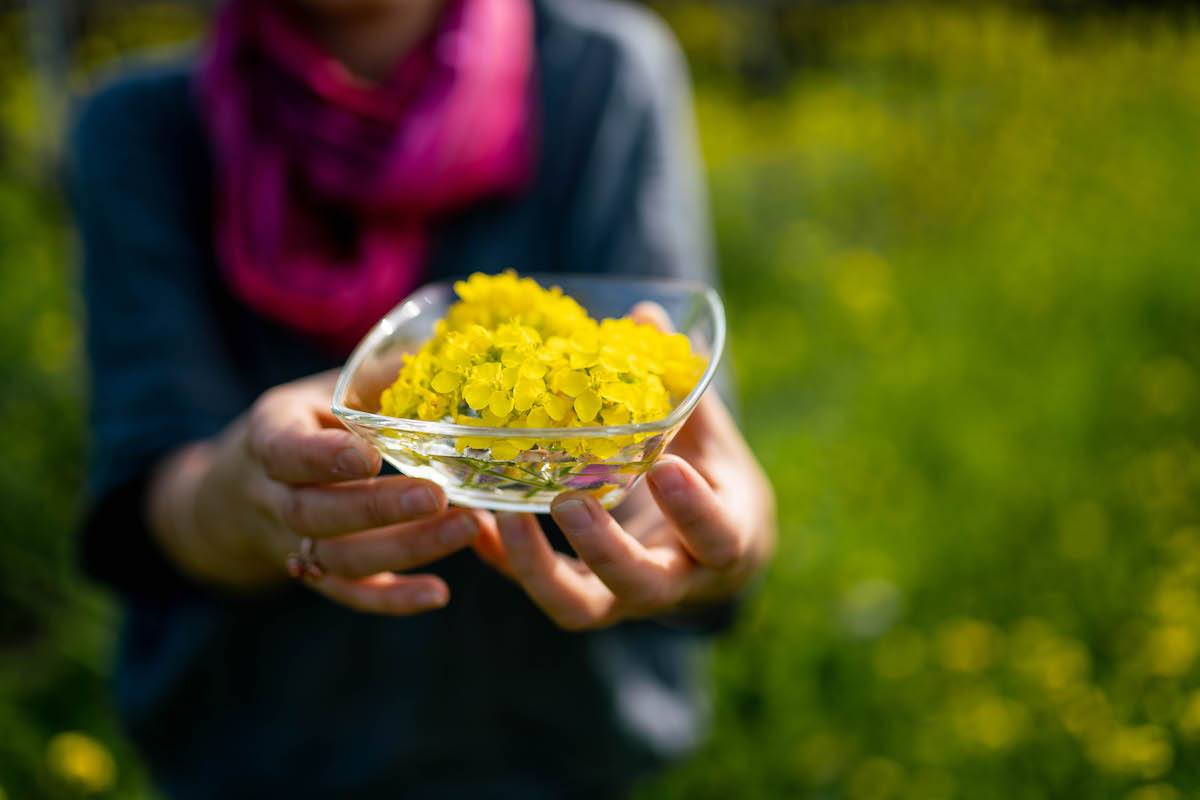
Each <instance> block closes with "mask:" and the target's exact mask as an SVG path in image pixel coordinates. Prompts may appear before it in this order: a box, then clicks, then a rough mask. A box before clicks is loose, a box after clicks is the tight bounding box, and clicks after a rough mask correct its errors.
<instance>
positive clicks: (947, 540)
mask: <svg viewBox="0 0 1200 800" xmlns="http://www.w3.org/2000/svg"><path fill="white" fill-rule="evenodd" d="M843 25H844V28H843V30H842V31H841V33H840V35H839V37H838V39H837V42H836V44H835V45H834V47H833V49H832V51H831V52H830V54H829V56H830V63H829V65H828V66H827V67H826V68H822V69H821V70H819V71H812V72H808V73H806V74H802V75H799V76H797V78H796V80H795V81H794V84H793V85H792V87H791V90H790V92H789V94H788V97H787V98H786V99H785V100H783V101H782V102H778V101H774V100H772V101H762V102H756V103H753V104H750V105H747V104H746V103H744V102H740V101H739V99H738V98H737V97H735V96H732V95H731V93H729V92H725V91H720V90H703V89H702V91H701V93H700V98H699V109H700V114H701V121H702V128H703V131H704V134H705V142H706V150H707V155H708V160H709V163H710V165H711V185H712V193H713V199H714V205H715V209H716V216H717V222H718V231H719V238H720V243H721V255H722V259H723V264H724V267H725V275H726V282H727V285H726V293H727V296H728V297H729V300H730V305H731V307H732V313H731V316H732V326H733V330H734V334H735V338H734V347H735V351H734V352H735V354H736V356H737V357H738V371H739V377H740V379H741V385H742V387H743V389H744V391H745V406H746V414H745V419H746V421H747V433H748V435H749V437H750V438H751V440H752V442H753V444H754V445H755V449H756V451H757V452H758V453H759V455H760V456H761V458H762V459H763V460H764V462H765V463H766V465H767V468H768V470H769V472H770V474H771V475H772V477H773V478H774V480H775V483H776V486H777V487H778V490H779V498H780V510H781V521H782V530H781V546H780V550H779V556H778V559H777V562H776V564H775V566H774V569H773V572H772V574H771V576H770V578H769V580H768V581H767V584H766V586H765V587H764V589H763V591H762V592H761V595H760V597H759V599H758V601H757V603H756V604H755V607H754V609H753V611H752V612H751V614H750V616H749V618H748V619H747V621H746V624H745V625H744V626H743V627H742V629H741V630H740V631H739V632H738V633H737V634H736V635H735V636H734V637H733V638H732V640H730V641H728V642H727V643H725V644H724V645H723V646H722V647H721V651H720V657H719V659H718V664H717V687H718V694H717V704H716V720H715V723H716V724H715V735H714V737H713V739H712V741H711V742H710V743H709V745H708V746H707V747H706V748H705V749H704V751H703V753H702V755H701V757H700V758H697V759H696V760H695V761H693V762H692V763H691V764H689V765H688V766H686V767H684V768H682V769H681V770H679V771H678V772H677V773H676V774H674V775H672V776H670V777H669V778H668V779H667V780H665V781H663V782H661V783H660V784H658V785H657V786H656V787H654V788H653V789H651V790H648V791H647V792H646V796H647V797H688V798H709V797H711V798H727V797H738V798H756V797H761V798H775V797H781V796H814V797H847V798H855V799H857V798H863V799H865V798H887V797H895V798H935V797H969V798H973V799H974V798H991V797H995V798H1012V797H1027V798H1035V797H1037V798H1041V797H1045V798H1081V797H1114V796H1125V794H1126V793H1127V792H1140V793H1137V794H1132V795H1130V796H1132V797H1137V798H1139V799H1140V800H1146V799H1147V798H1159V797H1162V798H1167V797H1178V796H1181V795H1180V794H1178V793H1176V792H1175V791H1173V790H1172V788H1170V787H1172V786H1173V787H1176V788H1178V789H1179V790H1180V791H1182V792H1186V793H1187V795H1188V796H1191V793H1194V792H1196V791H1197V790H1198V789H1200V772H1198V771H1197V768H1196V766H1195V763H1196V758H1195V757H1196V753H1197V736H1198V734H1200V730H1198V723H1200V692H1198V691H1197V689H1198V687H1200V684H1198V682H1197V681H1196V679H1195V677H1194V676H1195V669H1194V667H1195V657H1196V656H1197V651H1198V645H1200V638H1198V637H1200V605H1198V600H1200V595H1197V592H1196V590H1197V578H1200V528H1198V527H1196V526H1197V522H1198V519H1197V499H1200V495H1198V493H1197V488H1198V487H1197V481H1198V480H1200V451H1198V450H1197V447H1196V440H1195V435H1196V430H1197V421H1198V419H1200V406H1198V405H1197V401H1198V400H1200V397H1198V396H1197V389H1198V388H1200V386H1198V384H1197V373H1196V369H1197V366H1198V363H1197V361H1198V359H1200V351H1197V348H1196V344H1195V343H1196V341H1197V329H1198V328H1200V283H1198V282H1197V280H1196V273H1195V266H1194V258H1195V256H1194V254H1195V253H1196V252H1197V250H1198V248H1200V230H1198V229H1197V226H1196V224H1195V219H1196V216H1197V212H1198V210H1200V167H1198V166H1197V164H1196V161H1195V159H1194V158H1192V157H1190V151H1191V149H1192V142H1194V141H1195V139H1196V137H1197V135H1200V112H1198V111H1197V108H1198V106H1197V104H1196V102H1195V94H1196V91H1197V89H1196V87H1197V86H1200V35H1198V33H1200V32H1198V31H1196V30H1194V29H1187V30H1171V29H1167V28H1165V27H1163V26H1156V25H1153V24H1148V23H1145V22H1143V23H1141V27H1139V28H1137V29H1133V28H1132V27H1131V26H1129V25H1117V24H1112V23H1099V24H1095V25H1093V26H1089V27H1088V28H1087V29H1085V30H1080V31H1076V32H1075V33H1074V34H1073V35H1071V36H1066V37H1063V36H1061V32H1060V35H1056V36H1051V35H1050V33H1049V31H1048V29H1047V28H1046V27H1045V26H1044V25H1043V24H1042V23H1041V22H1040V21H1039V20H1038V19H1037V18H1033V17H1026V16H1020V15H1013V14H1012V13H1011V12H1006V11H1002V10H973V11H965V10H958V11H956V10H939V11H937V12H933V13H930V12H928V11H925V12H922V11H917V10H904V9H891V10H886V11H881V10H879V9H874V10H872V12H871V14H870V15H869V16H868V15H862V16H857V15H854V14H847V15H846V16H845V17H843ZM1143 786H1150V787H1153V788H1142V789H1139V787H1143Z"/></svg>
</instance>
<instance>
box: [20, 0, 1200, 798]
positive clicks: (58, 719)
mask: <svg viewBox="0 0 1200 800" xmlns="http://www.w3.org/2000/svg"><path fill="white" fill-rule="evenodd" d="M697 13H700V12H696V11H695V10H694V9H691V7H684V8H683V10H682V11H680V12H679V14H680V16H679V18H678V19H676V20H675V21H676V22H677V23H678V26H679V30H681V31H688V30H709V31H711V30H713V28H712V26H711V25H707V26H706V24H705V23H704V21H703V20H699V21H697V20H696V19H694V18H692V17H689V16H688V15H689V14H693V15H694V14H697ZM829 26H830V31H831V33H830V35H829V37H828V40H827V42H828V44H827V47H825V48H823V49H822V51H821V58H820V59H819V60H815V61H814V62H813V63H812V64H811V66H809V67H808V68H806V69H805V70H803V71H801V72H799V73H798V74H796V75H795V76H794V77H793V78H792V79H791V80H790V81H789V83H788V85H787V86H786V87H785V88H784V90H783V91H782V93H781V94H780V95H779V96H770V97H762V96H747V95H745V94H744V93H742V92H741V91H739V90H738V89H737V88H736V87H732V86H729V85H726V84H725V83H724V82H722V81H721V79H720V78H711V77H706V78H705V81H704V82H703V83H702V84H701V85H700V86H699V87H698V92H697V111H698V115H699V120H700V123H701V129H702V134H703V140H704V149H705V156H706V160H707V162H708V164H709V171H710V187H711V193H712V201H713V209H714V217H715V221H716V225H717V232H718V238H719V247H720V253H721V258H722V263H723V266H724V273H725V287H724V290H725V294H726V297H727V299H728V305H729V309H730V318H731V326H732V333H733V352H734V355H735V357H736V364H737V372H738V378H739V383H740V386H741V388H742V392H743V400H744V401H743V419H744V422H745V429H746V433H747V436H748V437H749V438H750V440H751V441H752V443H753V445H754V447H755V450H756V452H757V453H758V454H759V456H760V458H761V459H762V460H763V462H764V463H765V464H766V466H767V468H768V471H769V473H770V475H771V477H772V479H773V481H774V483H775V485H776V487H777V490H778V494H779V499H780V514H781V525H782V528H781V544H780V550H779V554H778V558H777V560H776V562H775V564H774V566H773V569H772V571H771V573H770V574H769V576H768V577H767V579H766V581H765V584H764V585H763V587H762V589H761V591H760V592H759V594H758V596H757V598H756V600H755V602H754V603H753V604H752V606H751V607H750V609H749V610H748V613H747V615H746V618H745V620H744V623H743V625H742V626H741V627H740V628H739V629H738V630H737V631H736V632H735V633H734V634H733V635H732V636H731V637H730V638H729V639H728V640H726V641H724V642H722V644H721V645H720V647H719V650H718V653H717V658H716V663H715V689H716V693H715V702H714V732H713V736H712V738H711V740H710V741H709V743H708V744H706V745H705V747H704V749H703V751H702V753H701V754H700V756H699V757H698V758H696V759H694V760H692V761H690V762H688V763H687V764H685V765H683V766H681V767H680V768H678V769H677V770H675V771H673V772H672V773H670V774H668V775H666V776H664V777H663V778H662V779H661V780H658V781H656V782H654V783H653V784H652V785H649V786H647V787H645V789H644V791H643V792H642V797H643V798H676V797H679V798H683V797H686V798H697V799H698V800H704V799H705V798H729V797H737V798H739V799H740V798H747V799H749V800H753V798H779V797H793V796H794V797H812V798H847V799H848V800H876V799H880V800H886V799H887V798H914V799H915V798H920V799H921V800H937V798H953V797H959V798H971V800H977V799H979V798H983V800H987V799H988V798H997V799H998V800H999V799H1000V798H1004V799H1005V800H1007V799H1008V798H1064V799H1066V798H1071V799H1072V800H1074V799H1076V798H1130V800H1172V799H1173V798H1180V797H1184V796H1191V795H1192V794H1194V793H1196V792H1198V791H1200V767H1197V766H1196V765H1197V764H1200V761H1198V760H1197V755H1200V682H1198V681H1197V680H1196V678H1195V674H1196V669H1195V667H1196V666H1197V658H1198V657H1200V515H1198V513H1197V511H1198V508H1197V500H1198V499H1200V491H1198V490H1200V486H1198V483H1200V449H1198V448H1197V442H1196V432H1197V431H1198V430H1200V424H1198V423H1200V379H1198V375H1197V369H1198V368H1200V349H1198V348H1197V345H1196V342H1198V341H1200V281H1197V280H1196V277H1195V276H1196V270H1195V260H1196V254H1197V253H1200V225H1197V224H1196V220H1197V219H1200V161H1198V160H1197V159H1196V158H1195V156H1194V148H1195V142H1197V141H1200V102H1198V101H1200V28H1198V27H1197V26H1196V25H1194V24H1191V23H1186V22H1179V21H1178V20H1177V21H1176V22H1175V23H1174V24H1173V25H1167V24H1166V23H1165V22H1163V21H1159V20H1157V19H1156V18H1150V17H1143V18H1129V19H1122V20H1112V19H1109V20H1099V21H1093V22H1088V23H1085V24H1079V25H1075V26H1072V27H1069V28H1068V27H1065V26H1063V25H1062V24H1058V23H1053V24H1052V23H1048V22H1046V21H1045V20H1044V19H1042V18H1041V17H1038V16H1035V15H1031V14H1026V13H1023V12H1017V11H1006V10H1004V9H1001V8H992V7H986V8H985V7H970V8H967V7H963V8H950V7H937V8H924V9H918V8H904V7H872V8H870V9H866V10H854V9H851V10H843V11H838V12H836V13H834V14H832V15H831V16H830V17H829ZM706 75H707V73H706ZM62 230H63V229H62V224H61V220H60V217H59V215H58V213H57V211H56V210H55V207H54V206H53V204H52V203H49V202H47V201H46V200H45V199H44V198H43V197H41V195H39V194H38V193H37V192H36V191H34V190H32V189H31V188H30V185H29V184H28V182H26V181H24V180H22V179H20V178H19V177H15V176H2V177H0V241H3V242H4V247H3V248H0V262H2V263H3V268H2V269H0V333H2V334H3V336H0V364H3V368H4V370H5V371H6V372H8V373H10V379H11V383H10V384H9V385H14V386H15V385H19V386H21V389H22V390H21V391H19V392H9V393H6V397H5V399H4V400H3V401H2V402H3V411H4V413H3V417H2V418H3V420H4V423H3V424H4V433H3V438H4V440H5V442H6V462H7V469H6V470H5V471H4V472H3V473H2V474H0V521H2V523H3V527H4V531H5V535H4V538H3V540H2V543H0V548H2V550H0V552H2V553H3V556H4V557H3V558H2V559H0V577H2V578H3V581H2V582H0V585H2V586H3V588H2V589H0V591H3V592H4V600H5V604H4V608H5V611H4V614H5V615H6V616H5V619H6V620H7V618H8V616H9V615H11V616H12V618H13V619H15V620H17V621H18V622H20V625H17V626H16V627H15V629H16V630H17V631H18V632H19V634H20V635H15V636H12V637H9V636H7V635H5V636H4V637H3V641H2V643H0V644H2V645H3V647H4V658H3V659H2V660H0V698H2V699H0V784H2V785H3V786H5V787H6V788H8V790H9V792H10V794H11V795H12V796H14V797H17V796H25V795H27V794H29V795H35V796H36V795H45V796H56V795H57V794H63V795H66V792H67V789H66V787H65V786H63V785H60V784H61V779H60V778H56V777H55V776H54V774H52V773H53V770H50V769H49V768H48V767H47V766H46V764H45V758H44V750H45V744H46V742H47V740H48V739H49V738H50V736H51V735H53V734H55V733H57V732H59V731H62V730H67V729H81V730H84V731H86V732H88V733H89V734H91V735H93V736H94V737H96V738H97V739H98V740H100V741H101V742H102V743H104V746H106V747H109V748H113V749H114V752H115V753H116V754H117V760H118V764H119V766H120V775H121V778H120V781H119V783H118V784H117V785H116V786H115V787H114V788H113V789H112V790H111V791H110V795H112V796H129V797H133V796H139V792H140V791H141V790H140V788H139V787H141V785H142V783H141V781H142V779H141V777H140V774H139V773H138V771H137V768H136V766H134V765H133V762H132V760H131V759H130V757H129V753H128V750H127V749H126V748H125V747H124V745H122V744H121V743H120V740H119V738H117V737H116V735H115V732H114V726H113V723H112V722H111V718H110V716H109V713H108V711H107V708H106V706H105V703H104V701H103V696H104V695H103V688H102V686H103V684H102V681H103V678H104V675H103V672H104V666H103V665H104V663H105V661H104V648H105V647H106V646H107V645H106V641H107V633H108V626H109V622H110V617H109V616H108V612H107V610H106V608H105V606H104V605H103V604H102V603H101V602H100V601H99V600H98V599H97V598H95V597H94V596H93V595H91V594H87V593H83V592H81V591H80V590H78V589H75V588H72V587H73V586H74V583H75V582H74V579H73V577H70V573H69V572H68V571H67V569H68V568H67V566H66V565H67V561H68V559H67V548H66V546H65V544H64V541H65V531H66V530H67V526H68V521H69V518H70V510H71V508H72V504H73V500H72V498H73V496H74V495H73V487H74V485H75V481H76V480H77V478H78V474H79V469H78V466H77V464H78V442H79V438H80V436H81V435H82V433H83V424H82V421H81V420H80V419H79V412H78V407H79V406H78V404H79V397H78V390H77V388H76V387H77V385H78V384H77V381H76V380H75V374H76V373H75V370H76V368H77V361H78V357H77V344H76V339H75V334H74V333H73V329H72V327H71V325H70V324H69V322H68V320H69V319H70V317H69V315H68V310H69V293H68V291H67V286H68V285H69V280H70V278H69V275H66V276H64V273H63V271H62V269H61V264H62V263H63V261H64V256H65V250H64V247H63V244H62V240H63V234H62ZM8 629H9V626H7V625H6V626H5V631H7V630H8Z"/></svg>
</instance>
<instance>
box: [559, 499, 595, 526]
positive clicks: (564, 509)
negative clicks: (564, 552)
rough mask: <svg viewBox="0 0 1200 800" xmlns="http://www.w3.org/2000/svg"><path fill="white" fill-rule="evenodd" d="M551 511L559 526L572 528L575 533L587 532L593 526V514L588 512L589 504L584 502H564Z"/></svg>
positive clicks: (573, 500) (571, 500)
mask: <svg viewBox="0 0 1200 800" xmlns="http://www.w3.org/2000/svg"><path fill="white" fill-rule="evenodd" d="M551 511H552V512H553V515H554V518H555V519H556V520H558V524H559V525H562V526H563V527H564V528H570V529H571V531H572V532H574V533H579V532H581V531H586V530H587V528H588V526H590V525H591V524H592V512H590V511H588V507H587V503H585V502H584V501H582V500H576V499H575V498H571V499H570V500H563V501H562V502H561V503H559V504H558V505H556V506H554V508H552V509H551Z"/></svg>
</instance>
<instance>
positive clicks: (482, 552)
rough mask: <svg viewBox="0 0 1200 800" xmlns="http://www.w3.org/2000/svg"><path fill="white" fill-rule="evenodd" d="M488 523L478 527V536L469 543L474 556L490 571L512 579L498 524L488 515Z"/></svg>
mask: <svg viewBox="0 0 1200 800" xmlns="http://www.w3.org/2000/svg"><path fill="white" fill-rule="evenodd" d="M488 517H489V519H488V521H487V523H485V524H484V525H482V526H480V529H479V535H478V536H476V537H475V541H473V542H471V549H472V550H474V551H475V555H477V556H479V558H480V559H481V560H482V561H483V563H485V564H487V565H489V566H490V567H491V568H492V569H494V570H496V571H497V572H500V573H501V574H503V575H507V576H508V577H509V578H514V579H515V576H514V575H513V571H512V566H511V565H510V564H509V563H508V554H507V553H506V552H505V550H504V541H503V540H502V539H501V538H500V531H499V527H498V526H499V523H498V521H497V520H496V517H495V516H494V515H491V514H488Z"/></svg>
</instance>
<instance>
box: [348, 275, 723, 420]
mask: <svg viewBox="0 0 1200 800" xmlns="http://www.w3.org/2000/svg"><path fill="white" fill-rule="evenodd" d="M521 277H523V278H525V277H528V278H533V279H534V280H535V281H537V282H538V283H539V284H541V285H542V286H547V287H548V286H555V285H558V286H562V287H563V292H564V293H565V294H570V290H569V289H568V285H569V284H575V285H578V284H584V283H596V284H600V283H608V284H626V285H629V286H632V287H643V288H644V289H646V290H648V291H652V290H656V289H657V290H658V291H660V292H664V293H665V292H681V293H690V294H695V295H698V296H700V297H701V298H703V300H704V303H705V304H706V305H707V306H708V310H709V313H711V314H712V318H713V337H712V342H711V349H712V352H711V353H710V355H709V358H708V366H707V367H706V368H705V370H704V374H703V375H701V376H700V380H698V381H696V385H695V386H693V387H692V390H691V391H690V392H688V394H687V396H686V397H684V398H683V400H681V401H680V402H679V404H678V405H676V406H675V408H673V409H671V413H670V414H668V415H667V416H665V417H663V418H662V419H658V420H654V421H653V422H639V423H635V424H629V425H587V426H582V427H578V428H486V427H481V426H475V425H462V424H460V423H457V422H435V421H430V420H423V419H408V418H405V417H389V416H386V415H384V414H373V413H371V412H369V411H358V410H356V409H352V408H348V407H347V406H346V405H345V403H344V399H345V397H346V391H347V390H348V389H349V386H350V379H351V376H353V375H354V374H355V373H356V372H357V371H358V368H359V367H360V366H361V365H362V362H363V361H365V360H366V359H367V358H368V356H369V355H370V354H371V353H372V352H374V351H375V349H376V347H377V346H378V345H379V344H380V343H381V342H382V341H383V340H384V339H385V338H387V337H388V336H390V335H391V334H392V332H393V331H394V330H395V329H396V327H397V325H398V324H399V322H402V321H405V320H407V319H411V318H413V317H414V316H416V315H417V314H419V313H420V312H421V309H420V308H419V307H418V308H414V309H413V310H411V311H408V310H407V309H408V307H409V305H410V304H411V303H414V302H415V301H417V300H419V298H420V297H421V296H422V295H424V294H428V293H430V292H433V291H435V290H438V289H452V287H453V285H454V280H440V281H435V282H433V283H427V284H425V285H423V286H421V287H420V288H418V289H417V290H416V291H414V292H413V293H412V294H410V295H409V296H408V297H406V298H404V299H403V300H401V301H400V302H399V303H398V304H397V305H396V306H395V307H394V308H393V309H392V310H391V311H389V312H388V313H387V314H385V315H384V316H383V318H382V319H381V320H379V322H377V323H375V325H374V326H373V327H372V328H371V330H370V331H368V332H367V335H366V336H365V337H363V340H362V341H361V342H359V344H358V346H357V347H355V348H354V352H353V353H351V354H350V358H349V359H348V360H347V361H346V364H345V366H343V367H342V371H341V373H340V374H339V375H338V380H337V385H336V386H335V387H334V390H333V404H332V407H331V410H332V411H333V414H334V415H335V416H337V417H338V418H340V419H343V420H345V421H346V422H349V423H353V424H355V425H364V426H367V427H371V428H387V429H391V430H403V431H411V432H414V433H426V434H432V435H436V436H470V437H476V438H498V439H597V438H608V437H612V436H630V435H633V434H640V433H649V434H654V433H661V432H663V431H667V430H670V429H672V428H674V427H675V426H677V425H679V424H680V423H682V422H683V421H684V420H685V419H687V416H688V414H690V413H691V412H692V409H693V408H695V407H696V404H697V403H698V402H700V397H701V395H703V394H704V390H705V389H707V388H708V385H709V384H710V383H711V382H712V379H713V376H714V375H716V372H717V367H718V366H719V364H720V361H721V356H722V355H723V354H724V352H725V307H724V305H723V304H722V302H721V297H720V295H718V294H717V292H716V290H715V289H713V288H712V287H711V286H709V285H707V284H705V283H702V282H701V281H693V280H684V279H678V278H641V277H637V276H625V275H588V274H586V273H571V272H559V273H531V274H529V275H521ZM635 293H636V292H635ZM397 318H400V319H399V320H397Z"/></svg>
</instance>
